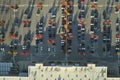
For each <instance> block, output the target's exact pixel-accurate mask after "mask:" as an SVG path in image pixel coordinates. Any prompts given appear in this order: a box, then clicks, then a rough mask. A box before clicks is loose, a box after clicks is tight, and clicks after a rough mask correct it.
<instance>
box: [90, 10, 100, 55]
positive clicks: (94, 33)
mask: <svg viewBox="0 0 120 80" xmlns="http://www.w3.org/2000/svg"><path fill="white" fill-rule="evenodd" d="M90 18H91V23H90V42H91V43H90V46H91V47H90V53H95V50H96V48H97V47H96V45H95V44H96V42H97V43H98V39H99V33H98V32H99V31H98V30H99V29H100V26H99V13H98V10H97V8H93V9H92V10H91V16H90Z"/></svg>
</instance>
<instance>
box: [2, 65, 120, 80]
mask: <svg viewBox="0 0 120 80" xmlns="http://www.w3.org/2000/svg"><path fill="white" fill-rule="evenodd" d="M0 80H120V78H112V77H109V78H107V67H95V65H94V64H89V65H88V66H83V67H82V66H81V67H80V66H43V64H36V65H35V66H29V68H28V77H19V76H18V77H16V76H13V77H9V76H1V77H0Z"/></svg>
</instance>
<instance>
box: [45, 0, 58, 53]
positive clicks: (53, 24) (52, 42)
mask: <svg viewBox="0 0 120 80" xmlns="http://www.w3.org/2000/svg"><path fill="white" fill-rule="evenodd" d="M58 9H59V7H56V6H55V1H54V3H53V6H52V7H51V8H50V10H49V13H50V19H49V20H48V28H47V31H48V52H52V53H55V52H56V33H57V26H58V25H57V24H58V23H57V19H56V16H57V11H58Z"/></svg>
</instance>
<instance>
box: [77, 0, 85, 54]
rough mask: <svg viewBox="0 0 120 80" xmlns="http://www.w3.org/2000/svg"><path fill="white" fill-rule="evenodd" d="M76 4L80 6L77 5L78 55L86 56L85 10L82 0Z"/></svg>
mask: <svg viewBox="0 0 120 80" xmlns="http://www.w3.org/2000/svg"><path fill="white" fill-rule="evenodd" d="M78 4H81V6H79V5H78V7H79V9H80V12H79V14H78V19H77V24H78V25H77V34H78V35H77V39H78V53H79V54H81V55H86V37H85V36H86V21H85V18H86V8H85V4H84V2H83V0H82V2H78Z"/></svg>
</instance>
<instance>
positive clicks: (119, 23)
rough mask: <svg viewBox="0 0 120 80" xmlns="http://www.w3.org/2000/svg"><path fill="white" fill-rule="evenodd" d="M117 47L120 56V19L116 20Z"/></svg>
mask: <svg viewBox="0 0 120 80" xmlns="http://www.w3.org/2000/svg"><path fill="white" fill-rule="evenodd" d="M116 32H117V33H116V46H115V50H116V53H117V54H120V18H119V17H117V19H116Z"/></svg>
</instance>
